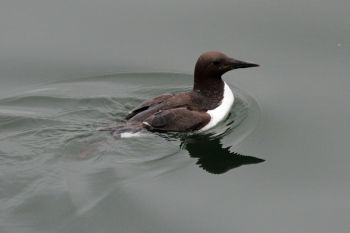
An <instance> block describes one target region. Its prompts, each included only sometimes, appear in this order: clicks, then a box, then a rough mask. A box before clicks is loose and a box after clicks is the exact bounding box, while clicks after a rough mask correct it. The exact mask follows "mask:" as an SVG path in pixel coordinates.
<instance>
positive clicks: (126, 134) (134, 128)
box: [79, 123, 147, 158]
mask: <svg viewBox="0 0 350 233" xmlns="http://www.w3.org/2000/svg"><path fill="white" fill-rule="evenodd" d="M97 130H98V131H108V132H110V133H111V134H112V136H113V138H114V139H121V138H130V137H138V136H142V135H145V134H147V131H146V130H145V129H144V128H143V127H142V124H141V123H126V124H122V125H117V126H108V127H101V128H98V129H97ZM107 143H108V140H107V139H102V140H91V141H90V142H89V145H88V146H87V147H85V148H84V149H83V150H82V151H81V152H80V154H79V157H80V158H84V157H86V156H87V155H89V154H91V153H92V152H94V151H96V150H97V148H98V147H100V146H102V145H105V144H107Z"/></svg>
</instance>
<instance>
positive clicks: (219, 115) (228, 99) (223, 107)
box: [199, 83, 235, 131]
mask: <svg viewBox="0 0 350 233" xmlns="http://www.w3.org/2000/svg"><path fill="white" fill-rule="evenodd" d="M234 99H235V97H234V96H233V93H232V91H231V89H230V87H229V86H228V85H227V84H226V83H225V87H224V98H223V99H222V101H221V103H220V105H219V106H217V107H216V108H214V109H212V110H209V111H207V113H208V114H209V115H210V121H209V123H208V124H207V125H206V126H204V127H203V128H201V129H200V130H199V131H204V130H208V129H210V128H213V127H214V126H215V125H217V124H218V123H219V122H220V121H222V120H224V119H225V118H226V117H227V115H228V113H229V112H230V110H231V107H232V105H233V102H234Z"/></svg>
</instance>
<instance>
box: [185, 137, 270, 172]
mask: <svg viewBox="0 0 350 233" xmlns="http://www.w3.org/2000/svg"><path fill="white" fill-rule="evenodd" d="M181 147H182V148H184V149H186V150H187V151H188V152H189V154H190V156H191V157H193V158H198V161H197V163H196V164H198V165H199V167H201V168H203V169H204V170H205V171H207V172H209V173H212V174H223V173H225V172H227V171H229V170H231V169H234V168H237V167H240V166H242V165H249V164H256V163H261V162H264V161H265V160H264V159H260V158H257V157H253V156H246V155H241V154H238V153H235V152H230V147H226V148H225V147H223V145H222V143H221V142H220V137H213V136H210V135H193V136H190V137H186V138H183V139H182V144H181Z"/></svg>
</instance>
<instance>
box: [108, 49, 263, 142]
mask: <svg viewBox="0 0 350 233" xmlns="http://www.w3.org/2000/svg"><path fill="white" fill-rule="evenodd" d="M255 66H259V65H257V64H254V63H249V62H244V61H240V60H236V59H234V58H230V57H228V56H226V55H225V54H223V53H221V52H217V51H211V52H206V53H203V54H202V55H201V56H200V57H199V58H198V60H197V63H196V66H195V70H194V85H193V89H192V90H191V91H189V92H183V93H179V94H170V93H165V94H163V95H160V96H157V97H155V98H153V99H150V100H146V101H144V102H143V103H141V104H140V105H139V106H137V107H136V108H134V109H132V110H131V111H130V112H129V114H128V115H127V116H126V117H125V118H126V119H127V120H128V121H127V123H126V124H125V125H121V126H118V127H116V128H114V129H113V128H105V130H111V131H113V135H114V136H115V137H130V136H132V135H133V134H135V135H137V133H139V132H140V131H142V130H144V129H146V130H148V131H157V132H186V131H204V130H208V129H210V128H212V127H214V126H215V125H217V124H218V123H219V122H220V121H222V120H223V119H225V117H226V116H227V114H228V113H229V111H230V109H231V107H232V105H233V102H234V95H233V93H232V91H231V89H230V87H229V86H228V85H227V84H226V83H225V82H224V81H223V80H222V78H221V76H222V75H223V74H224V73H226V72H228V71H230V70H233V69H238V68H248V67H255ZM102 130H103V129H102Z"/></svg>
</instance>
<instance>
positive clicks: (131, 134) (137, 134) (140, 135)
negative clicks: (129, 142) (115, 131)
mask: <svg viewBox="0 0 350 233" xmlns="http://www.w3.org/2000/svg"><path fill="white" fill-rule="evenodd" d="M145 136H147V134H145V133H141V132H137V133H130V132H124V133H121V134H120V137H121V138H135V137H145Z"/></svg>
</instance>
